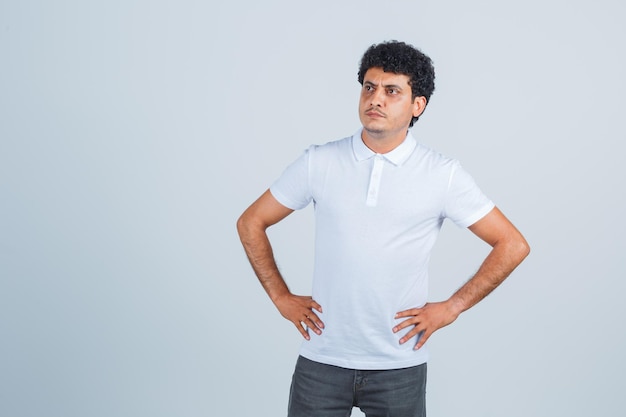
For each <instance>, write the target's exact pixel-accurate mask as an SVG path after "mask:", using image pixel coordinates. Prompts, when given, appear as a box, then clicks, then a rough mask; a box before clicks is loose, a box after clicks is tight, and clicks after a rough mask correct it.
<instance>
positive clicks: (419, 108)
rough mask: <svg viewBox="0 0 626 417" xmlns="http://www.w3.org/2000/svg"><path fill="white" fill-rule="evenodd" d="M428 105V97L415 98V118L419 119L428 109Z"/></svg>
mask: <svg viewBox="0 0 626 417" xmlns="http://www.w3.org/2000/svg"><path fill="white" fill-rule="evenodd" d="M426 103H427V101H426V97H424V96H420V97H415V99H414V100H413V117H418V116H419V115H420V114H422V113H423V112H424V109H425V108H426Z"/></svg>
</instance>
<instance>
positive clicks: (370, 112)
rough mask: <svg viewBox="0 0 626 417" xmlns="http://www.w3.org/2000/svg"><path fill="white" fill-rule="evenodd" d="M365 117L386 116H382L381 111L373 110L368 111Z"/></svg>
mask: <svg viewBox="0 0 626 417" xmlns="http://www.w3.org/2000/svg"><path fill="white" fill-rule="evenodd" d="M365 115H366V116H369V117H385V115H384V114H382V113H381V112H379V111H376V110H373V109H370V110H368V111H366V112H365Z"/></svg>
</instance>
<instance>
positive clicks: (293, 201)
mask: <svg viewBox="0 0 626 417" xmlns="http://www.w3.org/2000/svg"><path fill="white" fill-rule="evenodd" d="M311 151H312V147H311V148H309V149H307V150H306V151H304V153H303V154H302V155H301V156H300V157H299V158H298V159H296V160H295V161H294V162H293V163H292V164H291V165H289V166H288V167H287V168H286V169H285V170H284V171H283V173H282V174H281V176H280V177H278V179H277V180H276V181H274V183H273V184H272V186H271V187H270V192H271V193H272V195H273V196H274V198H275V199H276V200H278V202H279V203H280V204H282V205H283V206H285V207H288V208H290V209H292V210H300V209H303V208H305V207H306V206H307V205H308V204H309V203H310V202H311V200H312V194H311V187H310V181H309V159H310V158H309V157H310V153H311Z"/></svg>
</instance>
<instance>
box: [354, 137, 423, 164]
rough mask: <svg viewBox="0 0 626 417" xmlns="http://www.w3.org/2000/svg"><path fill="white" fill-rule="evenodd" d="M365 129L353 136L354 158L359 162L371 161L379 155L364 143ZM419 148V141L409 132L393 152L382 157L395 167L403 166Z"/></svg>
mask: <svg viewBox="0 0 626 417" xmlns="http://www.w3.org/2000/svg"><path fill="white" fill-rule="evenodd" d="M362 131H363V129H362V128H361V129H359V130H358V131H357V132H356V133H355V134H354V135H353V136H352V150H353V151H354V156H355V158H356V160H357V161H359V162H360V161H365V160H366V159H370V158H372V157H374V156H375V155H377V153H376V152H374V151H372V150H371V149H370V148H368V147H367V146H366V145H365V143H363V139H361V132H362ZM416 146H417V141H416V140H415V138H414V137H413V135H411V132H408V133H407V135H406V138H405V139H404V141H403V142H402V143H401V144H400V145H398V146H396V147H395V148H394V149H393V150H391V151H389V152H387V153H385V154H382V156H383V157H384V158H385V159H386V160H388V161H389V162H391V163H392V164H394V165H398V166H399V165H402V164H403V163H404V162H406V160H407V159H409V156H411V154H412V153H413V150H414V149H415V147H416Z"/></svg>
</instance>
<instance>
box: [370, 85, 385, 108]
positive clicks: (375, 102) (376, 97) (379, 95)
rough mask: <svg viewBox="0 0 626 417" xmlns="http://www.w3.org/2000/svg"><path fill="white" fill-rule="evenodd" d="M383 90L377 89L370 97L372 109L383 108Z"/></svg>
mask: <svg viewBox="0 0 626 417" xmlns="http://www.w3.org/2000/svg"><path fill="white" fill-rule="evenodd" d="M384 94H385V92H384V89H383V88H377V89H375V90H374V91H373V92H372V94H371V96H370V105H371V106H372V107H382V105H383V103H384V98H385V95H384Z"/></svg>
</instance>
